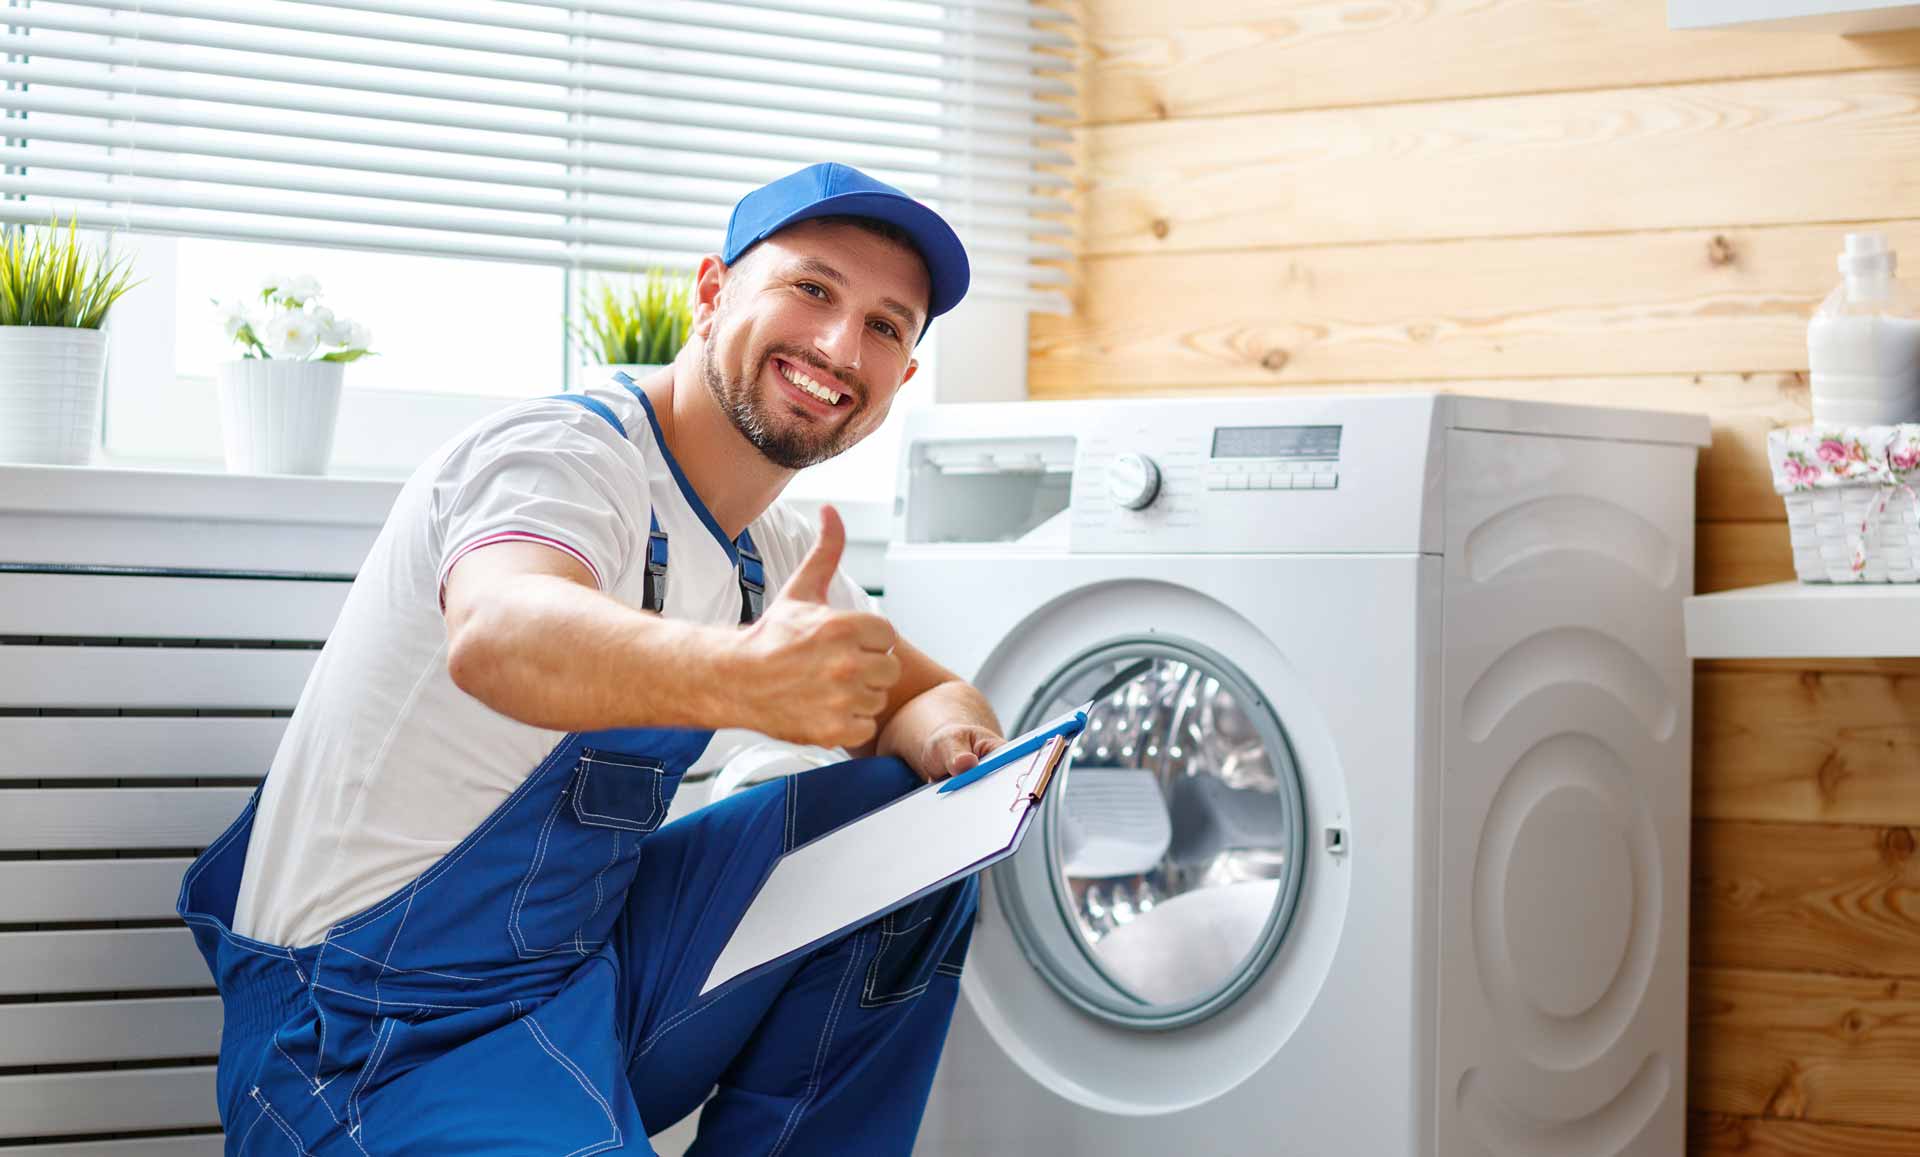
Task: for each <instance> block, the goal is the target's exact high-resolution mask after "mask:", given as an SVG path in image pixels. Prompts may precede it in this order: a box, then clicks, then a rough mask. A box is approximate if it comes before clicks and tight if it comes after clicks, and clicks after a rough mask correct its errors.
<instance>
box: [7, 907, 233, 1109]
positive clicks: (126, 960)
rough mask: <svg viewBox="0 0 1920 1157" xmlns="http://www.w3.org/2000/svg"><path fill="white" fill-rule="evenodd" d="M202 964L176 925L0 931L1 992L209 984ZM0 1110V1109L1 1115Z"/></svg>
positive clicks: (148, 988)
mask: <svg viewBox="0 0 1920 1157" xmlns="http://www.w3.org/2000/svg"><path fill="white" fill-rule="evenodd" d="M212 984H213V981H212V980H211V979H209V978H208V976H207V962H206V961H205V960H203V959H201V957H200V951H199V949H197V948H195V947H194V945H193V935H192V933H190V932H188V931H187V930H186V928H185V927H179V928H125V929H121V928H114V929H104V930H98V931H95V930H88V931H80V932H8V933H6V934H4V935H0V996H20V995H25V994H28V993H42V992H137V991H142V990H145V991H153V990H156V989H172V988H209V987H211V986H212ZM4 1116H5V1114H4V1113H0V1118H4Z"/></svg>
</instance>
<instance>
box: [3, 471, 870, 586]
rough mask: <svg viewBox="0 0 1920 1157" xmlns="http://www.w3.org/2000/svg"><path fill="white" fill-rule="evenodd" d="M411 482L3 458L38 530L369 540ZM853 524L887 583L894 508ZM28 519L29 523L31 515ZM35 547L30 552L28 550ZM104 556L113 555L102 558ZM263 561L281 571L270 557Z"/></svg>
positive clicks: (861, 549)
mask: <svg viewBox="0 0 1920 1157" xmlns="http://www.w3.org/2000/svg"><path fill="white" fill-rule="evenodd" d="M403 482H404V480H403V479H400V478H396V477H379V476H374V475H327V476H324V477H306V476H299V475H289V474H229V473H227V472H226V471H224V470H222V469H220V467H219V466H218V465H215V464H204V463H182V464H162V465H156V464H153V463H143V464H139V465H131V464H125V463H122V462H98V463H95V464H93V465H88V466H29V465H19V464H5V463H0V525H6V524H8V523H9V522H11V523H12V524H13V525H14V527H15V528H16V533H17V534H18V535H19V536H21V537H24V538H29V539H30V537H31V535H32V533H33V530H32V520H36V519H44V518H58V519H72V518H76V517H77V518H87V519H98V520H100V521H99V522H98V523H97V526H98V528H99V529H98V533H100V534H112V533H115V531H116V529H117V523H116V520H125V519H137V520H169V521H178V522H180V523H181V524H183V525H182V529H185V527H186V526H187V525H193V524H198V525H201V526H205V525H207V524H250V525H254V526H259V525H262V524H272V525H278V526H287V527H297V526H308V527H315V528H318V527H322V526H324V527H327V528H329V529H330V530H339V529H347V528H352V529H356V530H358V531H360V532H362V533H363V534H365V535H366V536H368V537H369V538H370V537H371V535H372V534H373V533H376V532H377V531H378V530H379V528H380V526H381V524H382V523H384V522H385V521H386V517H387V511H388V510H390V509H391V508H392V506H393V501H394V499H395V498H396V497H397V496H398V495H399V493H400V487H401V485H402V484H403ZM792 505H793V507H794V509H795V510H796V511H798V512H799V513H800V514H801V515H802V516H803V517H805V518H807V519H808V520H809V521H812V520H813V519H814V518H815V517H816V512H817V511H818V509H819V507H820V501H819V500H817V499H796V500H794V501H793V503H792ZM834 506H835V507H836V508H837V509H838V510H839V511H840V513H841V516H842V517H843V518H844V519H845V520H846V523H847V538H848V543H847V553H846V557H845V559H844V561H843V563H842V566H843V567H844V569H845V570H846V571H847V573H848V575H849V576H851V577H852V578H853V580H854V581H855V582H857V583H859V584H860V585H861V586H863V587H866V588H867V589H869V590H876V589H878V588H879V586H880V576H881V560H882V556H883V555H884V554H885V551H886V541H887V531H888V525H889V521H890V519H891V516H892V510H891V509H890V507H889V506H888V504H886V503H884V502H835V503H834ZM22 520H25V521H22ZM7 537H8V538H12V539H13V542H12V543H10V546H12V547H13V549H4V548H0V562H5V561H44V560H43V559H38V558H29V557H28V554H31V553H32V551H31V543H30V542H23V541H21V537H15V536H14V535H8V536H7ZM23 549H24V550H27V551H28V554H21V553H20V551H21V550H23ZM100 557H101V558H103V559H104V558H105V557H107V556H105V555H103V556H100ZM261 569H279V568H275V567H272V566H268V565H264V564H263V565H262V566H261Z"/></svg>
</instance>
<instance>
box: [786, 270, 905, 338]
mask: <svg viewBox="0 0 1920 1157" xmlns="http://www.w3.org/2000/svg"><path fill="white" fill-rule="evenodd" d="M790 271H791V272H793V273H811V274H813V275H814V276H816V277H824V278H826V279H827V280H828V281H831V282H833V283H834V284H836V285H839V286H841V287H842V288H845V287H846V286H847V284H848V282H847V275H846V274H844V273H842V272H840V271H839V270H838V269H835V268H834V267H833V266H831V265H828V264H827V263H826V262H824V261H822V260H820V259H819V258H818V257H802V258H800V259H799V260H798V261H796V262H794V264H793V265H792V267H791V270H790ZM880 307H881V308H882V309H884V310H886V311H887V312H888V313H891V314H893V315H894V316H895V317H898V318H899V319H900V320H901V321H903V322H905V323H906V324H907V326H908V328H910V329H912V330H914V331H915V332H918V331H919V329H920V315H919V314H918V313H915V312H914V310H913V308H912V307H911V306H909V305H907V304H906V303H905V302H902V301H899V300H896V299H895V298H891V297H883V298H881V299H880Z"/></svg>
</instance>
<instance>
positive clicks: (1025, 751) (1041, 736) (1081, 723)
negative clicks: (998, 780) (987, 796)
mask: <svg viewBox="0 0 1920 1157" xmlns="http://www.w3.org/2000/svg"><path fill="white" fill-rule="evenodd" d="M1086 725H1087V709H1086V708H1085V707H1076V708H1074V709H1073V710H1072V711H1069V712H1067V713H1066V714H1065V715H1062V716H1060V717H1059V718H1058V719H1055V720H1053V721H1051V722H1049V723H1044V724H1042V725H1040V726H1039V727H1037V728H1035V729H1034V730H1032V731H1029V732H1027V733H1026V734H1025V735H1022V736H1020V737H1019V738H1018V739H1015V740H1012V741H1011V742H1009V743H1008V744H1007V745H1006V746H1004V747H1002V748H1000V749H999V750H997V751H995V752H994V753H993V754H992V755H989V756H987V757H986V758H985V759H983V760H981V761H980V762H979V763H978V764H975V765H974V766H973V767H970V768H968V769H967V770H965V771H963V772H961V773H960V774H959V775H956V776H954V777H953V778H952V779H949V780H947V782H945V783H943V784H941V785H940V791H941V792H942V793H943V794H944V793H946V792H950V791H959V790H960V789H961V788H963V787H965V786H967V785H968V784H970V783H972V782H974V781H975V780H977V779H984V778H986V777H987V776H989V775H992V774H993V773H994V772H996V771H998V770H1000V769H1001V768H1003V767H1005V766H1006V765H1007V764H1009V763H1012V762H1013V761H1014V760H1016V759H1019V758H1020V757H1021V756H1023V755H1031V754H1032V753H1033V752H1035V751H1037V750H1039V748H1040V745H1041V744H1043V743H1045V742H1046V741H1047V740H1049V739H1052V738H1053V737H1054V736H1056V735H1075V734H1078V733H1079V732H1080V731H1081V730H1082V729H1084V728H1085V727H1086Z"/></svg>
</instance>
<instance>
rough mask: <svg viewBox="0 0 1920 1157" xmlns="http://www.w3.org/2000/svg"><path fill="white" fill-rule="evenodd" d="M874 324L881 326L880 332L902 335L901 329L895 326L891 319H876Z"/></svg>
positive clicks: (889, 334)
mask: <svg viewBox="0 0 1920 1157" xmlns="http://www.w3.org/2000/svg"><path fill="white" fill-rule="evenodd" d="M873 324H875V325H877V326H879V327H880V332H881V333H884V334H886V335H887V336H888V337H898V336H899V335H900V331H899V330H897V329H895V328H893V323H892V322H890V321H876V322H874V323H873Z"/></svg>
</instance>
